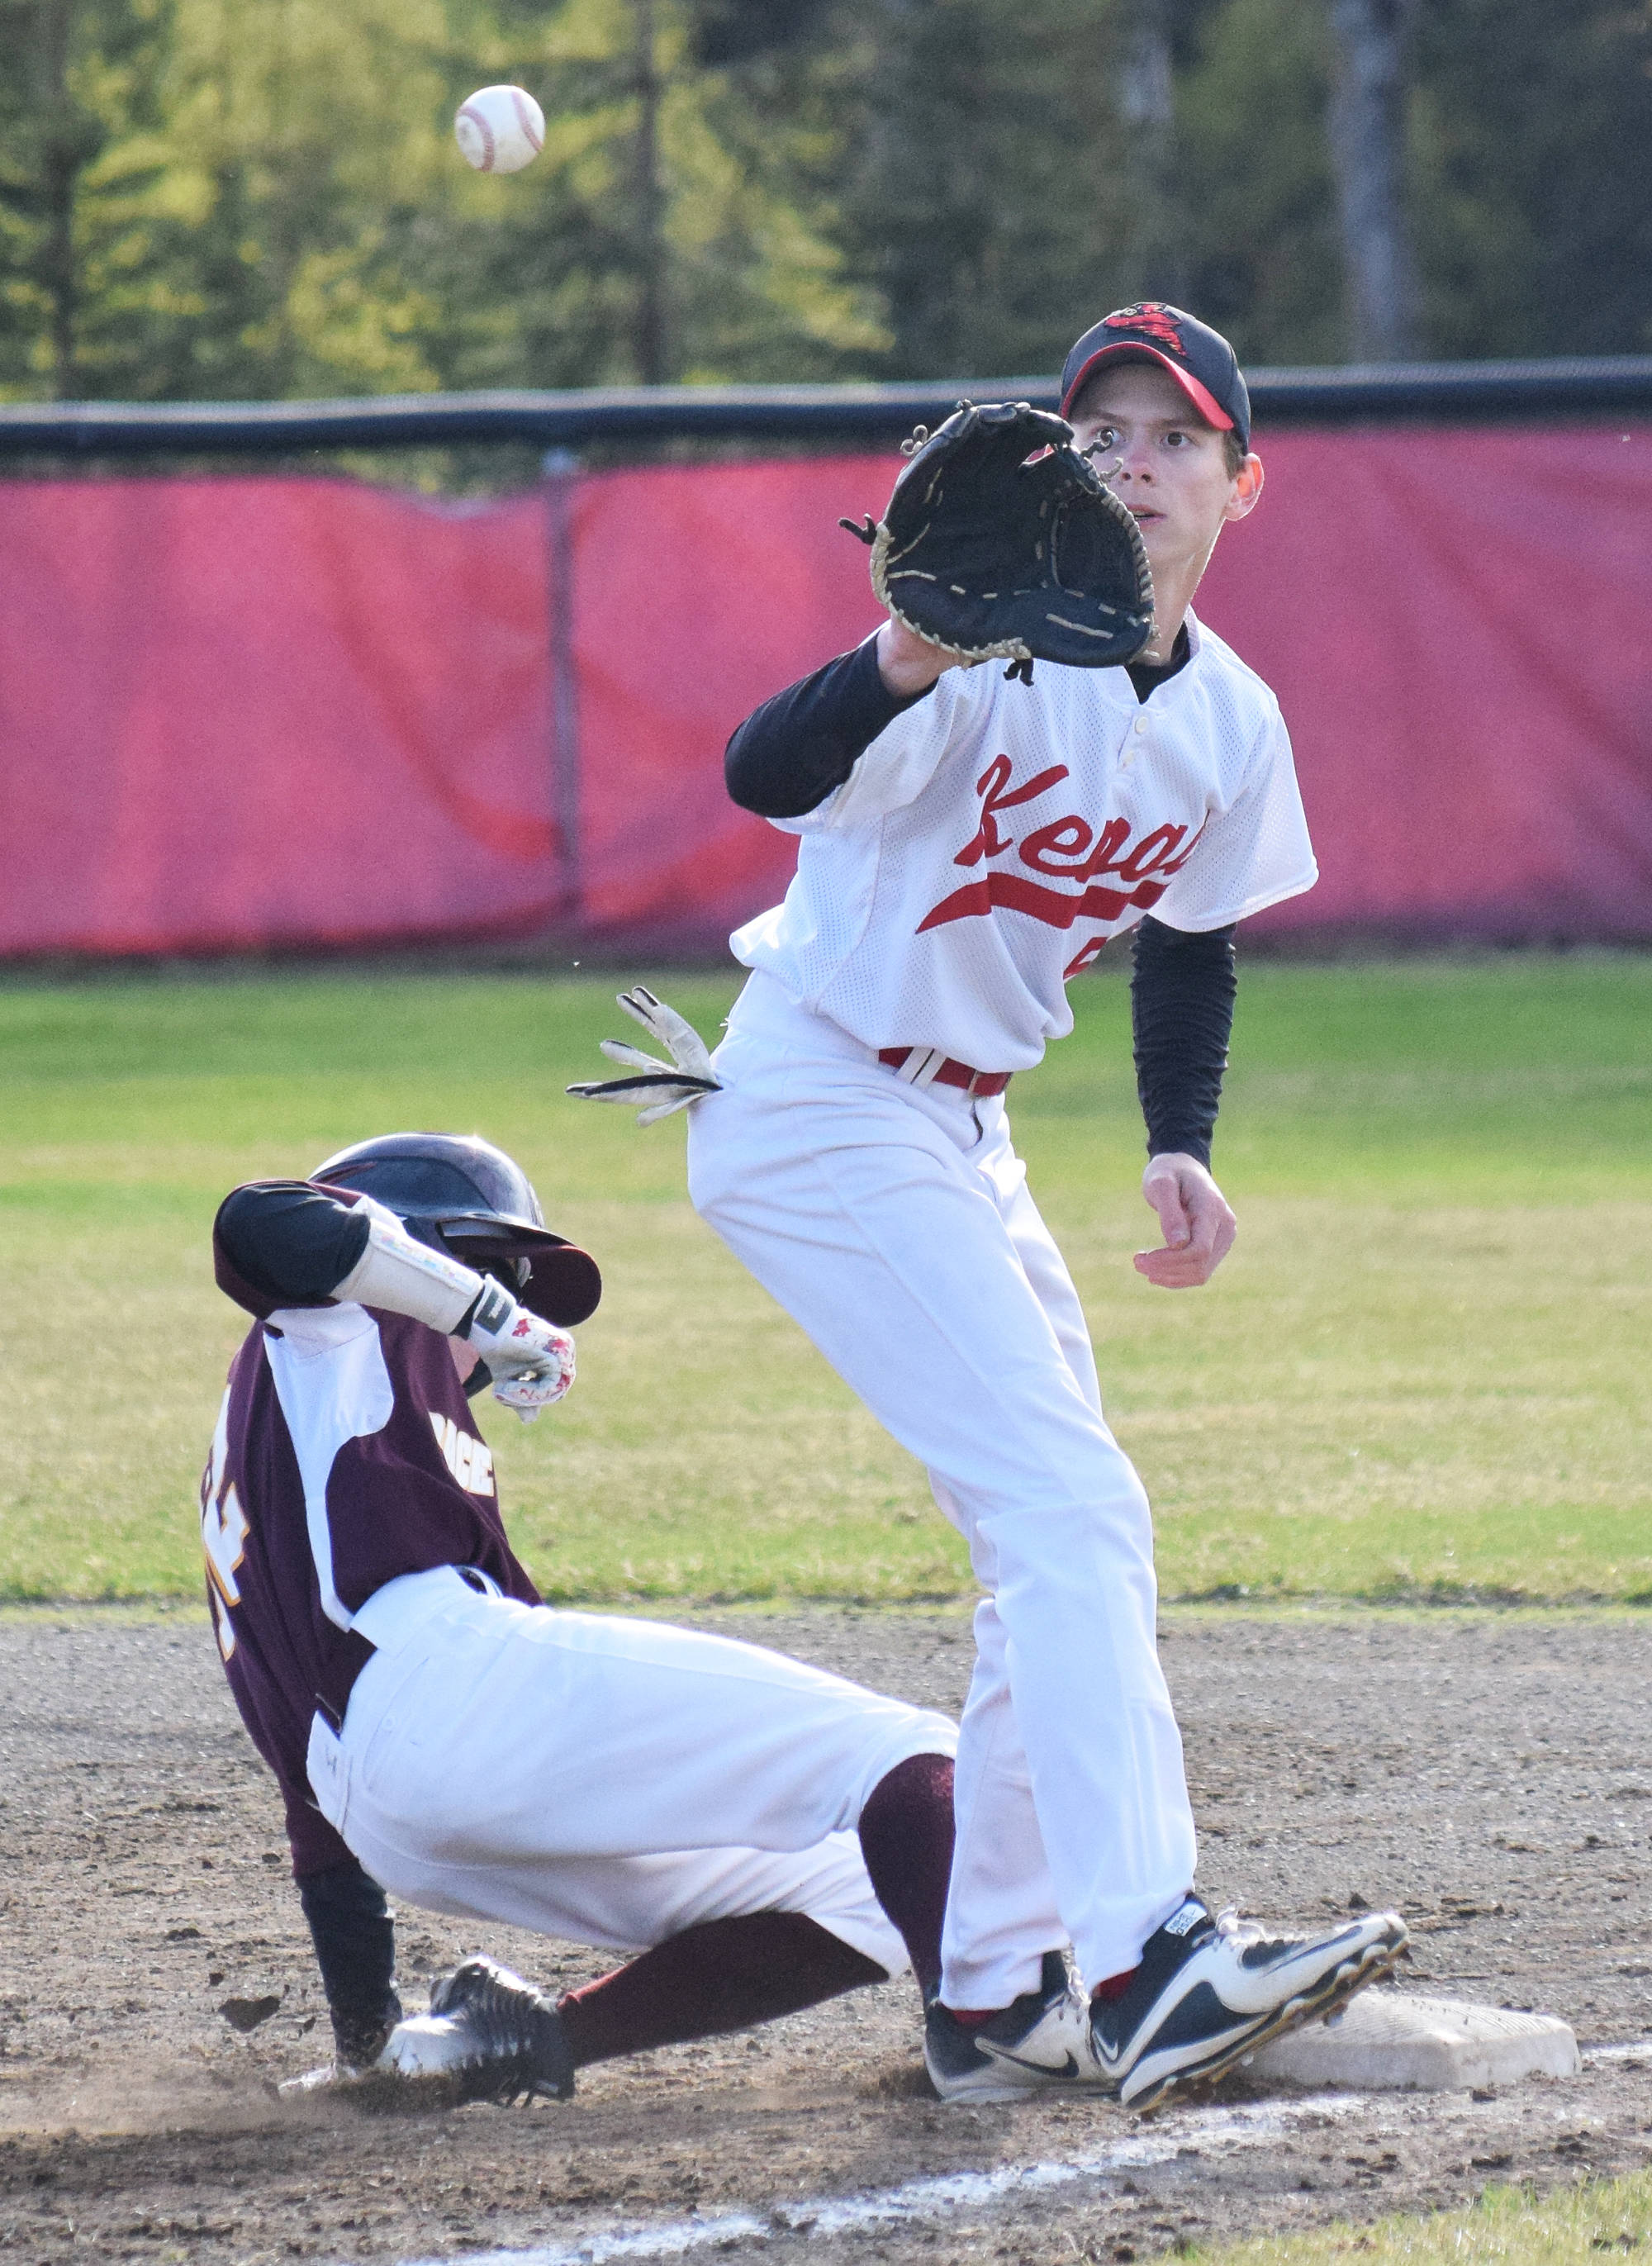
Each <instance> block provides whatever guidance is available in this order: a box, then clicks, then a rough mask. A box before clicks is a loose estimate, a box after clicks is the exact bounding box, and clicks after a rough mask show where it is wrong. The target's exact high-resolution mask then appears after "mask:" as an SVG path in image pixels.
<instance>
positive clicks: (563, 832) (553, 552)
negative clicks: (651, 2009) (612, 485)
mask: <svg viewBox="0 0 1652 2266" xmlns="http://www.w3.org/2000/svg"><path fill="white" fill-rule="evenodd" d="M579 469H580V460H579V458H578V457H577V456H575V454H574V451H573V450H572V449H550V450H546V452H545V457H544V459H543V461H542V463H541V465H540V470H541V471H543V473H544V475H545V499H546V503H547V506H548V519H549V541H550V557H549V559H548V560H547V562H546V563H547V567H548V576H547V579H548V581H549V584H550V606H549V614H550V619H549V622H548V624H547V627H548V630H549V633H550V635H549V643H550V660H551V715H550V725H551V747H550V757H551V816H552V822H553V824H554V825H555V828H556V838H557V848H558V852H559V867H560V880H561V896H560V900H559V916H560V917H562V918H565V919H568V920H577V919H578V917H579V911H580V692H579V685H578V683H577V681H576V679H575V676H574V508H573V507H574V482H575V480H576V479H577V478H578V476H579Z"/></svg>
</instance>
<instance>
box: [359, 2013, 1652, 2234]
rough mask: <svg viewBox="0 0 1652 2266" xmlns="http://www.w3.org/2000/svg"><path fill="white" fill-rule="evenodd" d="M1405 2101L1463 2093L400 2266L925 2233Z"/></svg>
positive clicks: (1275, 2106)
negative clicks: (1030, 2199)
mask: <svg viewBox="0 0 1652 2266" xmlns="http://www.w3.org/2000/svg"><path fill="white" fill-rule="evenodd" d="M1582 2059H1583V2066H1584V2067H1585V2068H1586V2069H1587V2068H1589V2067H1590V2066H1591V2065H1594V2064H1596V2063H1600V2062H1608V2063H1610V2062H1618V2061H1638V2060H1652V2038H1641V2039H1638V2040H1632V2041H1630V2043H1627V2044H1624V2045H1601V2046H1585V2047H1584V2048H1583V2053H1582ZM1400 2100H1406V2101H1407V2102H1411V2103H1413V2104H1415V2103H1417V2102H1419V2101H1423V2100H1428V2101H1435V2102H1440V2103H1441V2104H1442V2105H1444V2104H1446V2103H1451V2104H1453V2105H1454V2106H1455V2108H1456V2109H1457V2111H1458V2113H1459V2114H1460V2113H1462V2110H1461V2102H1460V2099H1459V2096H1458V2095H1457V2094H1370V2093H1316V2094H1309V2095H1308V2096H1307V2098H1306V2099H1305V2100H1298V2101H1264V2102H1254V2103H1248V2104H1246V2106H1244V2107H1242V2108H1238V2109H1204V2110H1201V2109H1185V2110H1183V2111H1182V2112H1181V2114H1180V2115H1179V2116H1175V2118H1174V2121H1171V2120H1170V2119H1168V2118H1166V2119H1165V2120H1163V2121H1159V2122H1155V2123H1153V2124H1151V2125H1149V2126H1147V2127H1145V2128H1144V2130H1142V2131H1139V2132H1132V2133H1129V2134H1127V2135H1126V2136H1125V2137H1124V2138H1122V2139H1115V2140H1111V2141H1109V2142H1107V2144H1106V2145H1103V2146H1101V2147H1098V2148H1091V2149H1085V2150H1084V2151H1082V2152H1081V2153H1079V2154H1078V2155H1074V2156H1068V2157H1064V2158H1063V2159H1061V2160H1059V2161H1058V2162H1051V2163H1039V2164H1004V2165H1000V2166H999V2167H998V2169H997V2170H996V2171H990V2172H943V2173H940V2174H938V2175H936V2176H935V2177H933V2178H932V2179H925V2180H907V2181H904V2182H903V2183H902V2184H901V2185H900V2186H898V2187H893V2188H880V2189H874V2190H873V2192H872V2193H870V2194H868V2195H857V2196H817V2197H813V2198H811V2199H810V2200H808V2201H807V2202H801V2203H778V2204H771V2206H770V2207H769V2208H768V2209H767V2210H766V2211H722V2212H720V2213H719V2214H718V2215H717V2216H716V2217H715V2218H700V2217H699V2216H698V2214H697V2215H696V2216H695V2217H693V2218H679V2219H671V2220H664V2221H660V2222H658V2223H656V2224H655V2225H654V2226H631V2227H626V2226H616V2227H613V2228H610V2230H609V2231H607V2232H606V2233H593V2234H585V2235H581V2236H579V2237H578V2238H577V2239H576V2240H574V2241H572V2242H553V2243H546V2244H541V2245H539V2246H537V2247H536V2248H529V2249H520V2248H513V2249H508V2250H471V2251H465V2252H463V2253H461V2254H459V2255H458V2256H457V2257H455V2256H452V2255H450V2256H449V2257H448V2258H445V2259H438V2258H424V2259H406V2260H403V2261H402V2262H401V2266H610V2261H615V2262H618V2261H629V2260H632V2259H635V2260H639V2261H644V2260H648V2259H654V2258H684V2257H687V2256H689V2255H691V2254H692V2253H693V2252H694V2251H697V2250H705V2249H714V2248H717V2247H718V2246H720V2245H721V2244H724V2243H734V2242H743V2241H748V2240H750V2239H751V2238H752V2237H753V2236H756V2235H775V2234H813V2235H826V2236H831V2235H837V2234H853V2233H858V2232H859V2231H860V2230H861V2229H862V2228H865V2227H874V2226H927V2225H929V2224H931V2223H932V2222H934V2221H936V2220H938V2219H944V2218H949V2217H951V2215H952V2214H953V2213H954V2211H967V2210H969V2209H971V2208H974V2209H976V2210H980V2209H982V2208H983V2207H985V2206H988V2205H990V2204H996V2203H1002V2202H1004V2201H1005V2199H1006V2198H1008V2197H1012V2196H1030V2195H1037V2194H1039V2193H1041V2192H1047V2191H1049V2190H1050V2189H1057V2188H1064V2187H1070V2186H1071V2185H1072V2184H1073V2183H1074V2182H1077V2181H1079V2180H1097V2179H1106V2178H1107V2177H1109V2176H1110V2175H1114V2174H1115V2173H1125V2172H1129V2171H1134V2170H1137V2169H1138V2168H1141V2167H1145V2166H1150V2165H1153V2164H1163V2163H1167V2162H1169V2161H1170V2160H1171V2159H1172V2158H1173V2157H1175V2156H1178V2155H1180V2154H1181V2153H1182V2152H1183V2151H1184V2150H1185V2149H1188V2148H1196V2150H1197V2152H1198V2153H1200V2154H1202V2155H1203V2154H1210V2155H1223V2154H1234V2153H1238V2152H1239V2151H1240V2150H1242V2149H1246V2148H1261V2147H1266V2146H1267V2145H1268V2143H1269V2142H1270V2141H1272V2140H1276V2139H1277V2138H1279V2137H1280V2136H1281V2135H1282V2134H1283V2133H1287V2132H1291V2131H1297V2130H1298V2129H1300V2128H1302V2127H1305V2126H1312V2125H1315V2124H1325V2123H1335V2122H1340V2121H1341V2120H1342V2119H1344V2118H1347V2117H1352V2116H1370V2115H1371V2113H1372V2111H1373V2109H1376V2108H1378V2105H1379V2104H1380V2105H1382V2106H1389V2105H1392V2104H1393V2103H1394V2102H1398V2101H1400Z"/></svg>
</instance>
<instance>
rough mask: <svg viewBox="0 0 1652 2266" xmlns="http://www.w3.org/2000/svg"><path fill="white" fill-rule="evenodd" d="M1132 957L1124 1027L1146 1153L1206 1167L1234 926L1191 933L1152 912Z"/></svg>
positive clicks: (1221, 1067)
mask: <svg viewBox="0 0 1652 2266" xmlns="http://www.w3.org/2000/svg"><path fill="white" fill-rule="evenodd" d="M1134 954H1135V957H1134V961H1133V965H1132V971H1131V976H1130V1027H1131V1030H1132V1031H1133V1033H1134V1034H1135V1040H1136V1090H1137V1093H1138V1094H1139V1095H1140V1096H1141V1102H1142V1115H1143V1116H1144V1118H1145V1119H1146V1120H1147V1153H1148V1155H1149V1156H1150V1157H1159V1156H1163V1155H1165V1154H1166V1152H1167V1151H1177V1152H1179V1153H1181V1154H1184V1155H1187V1156H1189V1157H1196V1158H1197V1159H1198V1160H1199V1162H1200V1163H1201V1164H1202V1165H1205V1166H1208V1165H1209V1164H1210V1138H1211V1136H1212V1134H1213V1133H1214V1132H1215V1130H1216V1113H1217V1107H1218V1106H1219V1104H1220V1102H1221V1099H1222V1076H1223V1072H1224V1071H1225V1070H1226V1068H1227V1045H1228V1039H1229V1036H1230V1034H1232V1028H1233V1000H1234V995H1235V993H1236V991H1237V990H1238V977H1237V975H1236V973H1235V969H1234V964H1233V928H1232V925H1231V924H1230V925H1229V926H1228V927H1226V928H1213V929H1206V930H1204V931H1203V932H1201V933H1198V934H1194V933H1190V932H1188V931H1186V930H1183V929H1176V928H1169V927H1167V926H1166V925H1165V923H1164V922H1163V921H1156V920H1154V919H1153V917H1152V916H1151V914H1150V915H1149V916H1148V917H1147V918H1146V919H1145V920H1144V922H1143V923H1142V925H1141V926H1140V927H1139V928H1138V929H1137V932H1136V936H1135V943H1134Z"/></svg>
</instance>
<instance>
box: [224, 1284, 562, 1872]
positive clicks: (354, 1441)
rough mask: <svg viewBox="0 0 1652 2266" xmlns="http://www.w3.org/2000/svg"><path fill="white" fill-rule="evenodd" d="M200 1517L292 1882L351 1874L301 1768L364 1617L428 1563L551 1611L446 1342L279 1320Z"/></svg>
mask: <svg viewBox="0 0 1652 2266" xmlns="http://www.w3.org/2000/svg"><path fill="white" fill-rule="evenodd" d="M201 1538H202V1540H203V1542H204V1544H205V1546H206V1553H207V1596H208V1601H209V1602H210V1604H211V1606H212V1616H213V1623H214V1626H215V1627H216V1631H217V1637H218V1648H219V1650H220V1651H221V1652H222V1654H223V1663H224V1667H225V1670H226V1671H227V1672H228V1675H229V1678H230V1689H231V1690H232V1691H233V1692H234V1694H235V1700H236V1705H237V1706H238V1707H239V1708H240V1711H241V1716H242V1720H243V1721H244V1722H245V1725H246V1728H247V1729H248V1731H249V1732H250V1733H251V1734H252V1739H253V1742H254V1743H255V1744H256V1745H257V1747H258V1749H259V1753H260V1754H262V1756H263V1757H264V1758H265V1760H266V1761H267V1763H268V1765H269V1766H270V1768H271V1769H272V1770H273V1771H274V1773H275V1775H276V1777H277V1779H278V1780H280V1782H281V1793H282V1795H283V1797H284V1799H285V1802H286V1805H287V1832H288V1838H289V1841H290V1843H291V1845H292V1854H293V1871H294V1873H295V1874H296V1875H298V1876H300V1877H302V1876H303V1875H305V1874H307V1873H314V1872H319V1871H321V1870H323V1869H325V1868H327V1867H329V1866H332V1865H338V1864H342V1863H344V1862H345V1861H346V1860H347V1858H348V1856H349V1851H348V1850H347V1848H346V1847H345V1846H344V1843H343V1842H342V1841H341V1840H340V1838H339V1836H338V1835H337V1834H336V1833H335V1832H334V1831H333V1828H332V1826H330V1825H329V1824H327V1822H326V1820H325V1818H324V1817H323V1816H321V1814H320V1812H319V1810H318V1809H316V1807H315V1803H314V1801H313V1798H312V1796H311V1790H310V1784H309V1780H308V1779H307V1778H306V1776H305V1754H306V1751H307V1749H308V1745H309V1740H310V1731H311V1723H312V1722H313V1721H314V1718H315V1714H316V1710H317V1709H318V1708H320V1709H321V1710H322V1711H323V1713H324V1714H325V1715H326V1717H327V1719H328V1720H329V1721H330V1722H332V1724H333V1726H334V1728H335V1729H336V1728H337V1726H338V1724H339V1722H340V1720H341V1719H342V1716H343V1714H344V1710H345V1707H346V1706H347V1703H348V1700H349V1697H350V1689H351V1686H352V1685H354V1683H355V1678H356V1676H357V1675H358V1674H359V1672H360V1670H361V1669H362V1665H363V1664H364V1663H365V1662H366V1661H367V1660H369V1658H370V1657H371V1656H372V1649H373V1648H372V1647H371V1645H369V1643H368V1641H366V1639H365V1638H364V1637H362V1636H360V1635H357V1634H355V1632H354V1631H353V1629H352V1627H351V1622H352V1619H353V1618H354V1616H355V1613H356V1612H359V1610H360V1609H361V1607H362V1605H364V1604H366V1602H367V1600H368V1599H369V1597H371V1596H372V1595H373V1593H374V1591H375V1590H377V1589H379V1588H381V1587H382V1586H383V1584H384V1583H386V1582H390V1581H393V1580H394V1579H395V1578H396V1576H397V1575H399V1574H416V1573H422V1572H425V1571H427V1570H428V1568H431V1567H433V1566H474V1567H476V1568H479V1570H480V1571H481V1572H482V1573H485V1574H486V1575H490V1576H491V1577H492V1579H493V1581H494V1582H495V1583H497V1584H498V1585H499V1587H500V1589H501V1590H503V1592H504V1593H505V1594H506V1596H508V1597H517V1598H520V1599H521V1600H522V1602H523V1604H538V1603H539V1594H538V1591H537V1590H536V1589H535V1588H534V1585H533V1583H531V1582H530V1580H529V1578H528V1576H527V1575H526V1574H525V1573H524V1572H523V1568H522V1567H521V1566H519V1565H518V1564H517V1562H516V1560H515V1556H514V1555H513V1554H512V1552H511V1548H510V1545H509V1543H508V1541H507V1539H506V1538H505V1529H504V1526H503V1524H502V1523H501V1518H500V1515H499V1504H498V1500H497V1497H496V1495H495V1491H494V1485H493V1457H492V1455H491V1453H490V1451H489V1450H488V1448H487V1446H486V1443H485V1442H484V1441H483V1440H482V1439H481V1438H480V1437H479V1435H478V1433H477V1431H476V1429H475V1428H474V1425H473V1424H472V1422H471V1413H470V1408H469V1405H468V1404H467V1402H466V1400H465V1398H464V1388H463V1387H462V1386H461V1385H460V1383H459V1380H458V1377H457V1372H456V1371H455V1369H454V1366H453V1361H452V1356H451V1355H450V1352H449V1349H448V1345H447V1341H446V1340H445V1339H444V1338H443V1337H442V1336H441V1335H440V1334H438V1333H437V1332H436V1331H435V1330H433V1329H429V1328H427V1327H426V1326H425V1324H424V1323H422V1322H417V1321H413V1320H412V1319H409V1318H408V1317H407V1316H406V1315H402V1314H391V1313H384V1312H379V1311H378V1310H377V1309H372V1308H368V1307H365V1306H359V1305H348V1304H347V1305H326V1306H310V1307H296V1306H294V1307H287V1306H282V1307H278V1308H277V1309H276V1310H275V1311H274V1312H273V1313H272V1314H271V1315H270V1316H269V1317H268V1319H266V1320H263V1321H260V1322H259V1323H258V1324H257V1325H256V1326H255V1327H253V1328H252V1330H251V1331H250V1332H249V1334H248V1335H247V1338H246V1341H245V1343H244V1344H243V1346H242V1348H241V1350H240V1352H239V1353H238V1355H237V1356H236V1357H235V1360H234V1362H233V1363H232V1364H231V1366H230V1384H229V1389H228V1391H227V1392H225V1394H224V1397H223V1408H222V1409H221V1411H220V1412H219V1416H218V1427H217V1431H216V1435H215V1436H214V1439H213V1444H212V1458H211V1460H210V1462H209V1463H208V1466H207V1470H206V1473H205V1475H204V1477H203V1478H202V1480H201Z"/></svg>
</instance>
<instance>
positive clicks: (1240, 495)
mask: <svg viewBox="0 0 1652 2266" xmlns="http://www.w3.org/2000/svg"><path fill="white" fill-rule="evenodd" d="M1261 493H1262V460H1261V457H1258V456H1249V457H1246V459H1245V461H1244V463H1243V464H1241V465H1240V466H1239V470H1238V471H1237V472H1235V474H1234V475H1233V486H1232V492H1231V493H1230V494H1229V496H1228V500H1227V501H1226V502H1225V503H1224V505H1223V507H1222V516H1223V518H1224V519H1245V518H1246V517H1248V515H1250V514H1251V513H1252V512H1254V510H1255V508H1256V507H1257V505H1258V504H1259V503H1260V502H1261Z"/></svg>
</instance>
